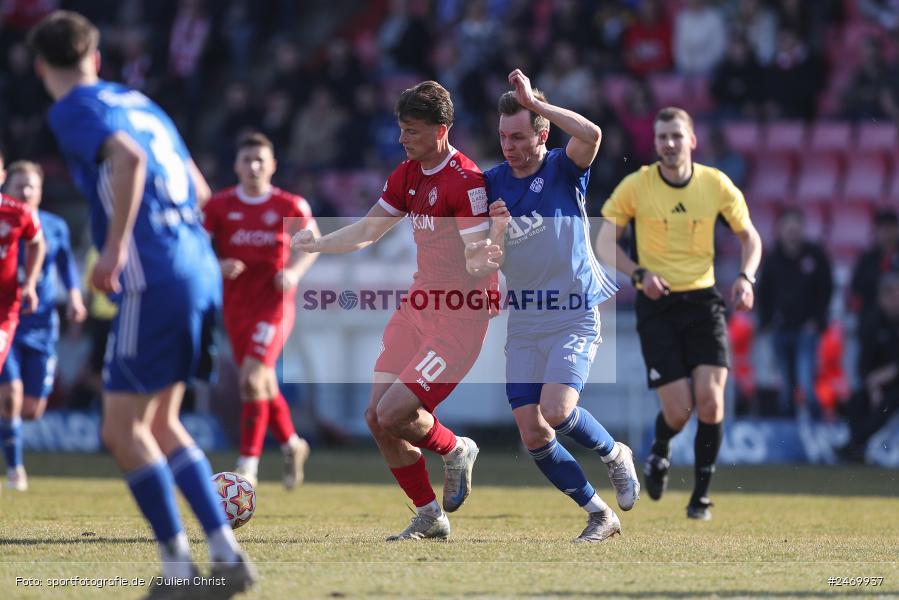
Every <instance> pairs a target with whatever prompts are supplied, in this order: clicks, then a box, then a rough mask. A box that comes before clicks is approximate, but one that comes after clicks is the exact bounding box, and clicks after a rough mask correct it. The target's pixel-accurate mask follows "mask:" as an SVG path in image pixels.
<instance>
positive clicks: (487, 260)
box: [465, 238, 503, 275]
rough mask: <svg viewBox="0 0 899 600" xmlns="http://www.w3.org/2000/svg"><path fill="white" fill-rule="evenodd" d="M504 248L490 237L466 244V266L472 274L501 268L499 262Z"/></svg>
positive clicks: (480, 273)
mask: <svg viewBox="0 0 899 600" xmlns="http://www.w3.org/2000/svg"><path fill="white" fill-rule="evenodd" d="M502 255H503V250H502V248H500V247H499V246H498V245H497V244H494V243H493V241H492V240H491V239H490V238H484V239H483V240H478V241H476V242H469V243H468V244H466V245H465V268H466V269H467V270H468V272H469V273H471V274H472V275H485V274H487V273H492V272H493V271H496V270H497V269H499V267H500V264H499V262H497V261H498V260H499V259H500V258H501V257H502Z"/></svg>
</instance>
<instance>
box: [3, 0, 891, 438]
mask: <svg viewBox="0 0 899 600" xmlns="http://www.w3.org/2000/svg"><path fill="white" fill-rule="evenodd" d="M325 6H326V7H327V10H323V7H325ZM55 8H66V9H71V10H76V11H78V12H81V13H83V14H84V15H86V16H87V17H89V18H90V19H91V20H92V21H93V22H95V23H97V24H98V26H99V27H100V29H101V31H102V40H103V45H102V47H101V50H102V53H103V57H104V61H103V64H102V70H101V77H103V78H105V79H109V80H114V81H121V82H124V83H125V84H127V85H129V86H133V87H135V88H137V89H140V90H142V91H144V92H145V93H147V94H148V95H149V96H151V97H152V98H154V99H156V100H157V101H158V102H159V103H160V105H161V106H162V107H163V108H164V109H165V110H166V111H167V112H168V113H169V114H171V115H172V116H173V118H174V120H175V121H176V123H177V125H178V127H179V129H180V131H181V132H182V133H183V134H184V137H185V140H186V142H187V144H188V146H189V147H190V149H191V151H192V153H193V155H194V157H195V158H196V160H197V163H198V166H199V167H200V170H201V171H202V172H203V173H204V174H205V176H206V177H207V179H208V180H209V182H210V184H211V186H212V187H213V189H220V188H221V187H224V186H226V185H229V184H231V183H232V182H233V174H232V170H231V165H232V163H233V148H234V141H235V140H236V139H237V137H238V136H239V135H240V134H242V133H245V132H246V131H248V130H257V129H258V130H260V131H262V132H263V133H265V134H266V135H267V136H268V137H269V138H270V139H272V140H273V142H274V145H275V148H276V149H277V152H278V155H279V157H280V160H279V170H278V173H277V176H276V179H275V182H276V183H277V184H278V185H279V186H281V187H283V188H285V189H288V190H291V191H295V192H297V193H300V194H302V195H303V196H305V197H306V198H307V199H308V200H309V202H310V204H311V207H312V212H313V213H314V214H315V215H316V216H318V217H328V216H344V217H350V216H358V215H359V214H361V212H362V211H364V210H365V208H367V207H368V206H369V205H370V204H371V202H372V200H373V199H376V198H377V195H378V193H379V191H380V188H381V186H382V184H383V181H384V179H385V176H386V174H387V173H388V172H389V169H391V168H392V167H393V166H394V165H395V164H396V163H397V162H399V161H400V160H402V159H403V157H404V154H403V149H402V147H401V146H400V145H399V144H398V143H397V127H396V119H395V116H394V113H393V104H394V101H395V99H396V97H397V95H398V92H399V91H401V90H402V89H405V88H406V87H409V86H410V85H411V84H414V83H416V82H418V81H421V80H423V79H436V80H437V81H440V82H441V83H442V84H443V85H444V86H446V87H447V88H448V89H449V90H450V91H451V92H452V93H453V98H454V102H455V106H456V124H455V126H454V129H453V137H454V140H455V143H456V144H458V145H459V147H460V148H463V149H464V150H465V153H466V154H467V155H468V156H470V157H471V158H472V159H474V160H475V162H477V163H478V164H479V165H480V166H481V167H482V168H484V169H486V168H487V167H489V166H492V165H495V164H497V163H498V162H499V161H500V156H499V155H498V145H497V144H496V125H495V119H496V117H495V106H494V104H495V98H497V97H498V96H499V95H500V93H501V92H502V91H504V90H505V89H507V87H508V84H507V82H506V74H507V73H509V71H511V70H512V69H513V68H515V67H519V66H523V67H526V69H527V71H528V72H529V73H532V74H533V78H534V81H535V83H536V85H537V86H538V87H540V88H542V89H546V90H549V91H550V92H551V94H552V98H551V100H552V101H554V102H558V103H559V104H560V105H564V106H568V107H571V108H572V109H574V110H577V111H579V112H581V113H583V114H584V115H585V116H587V117H588V118H589V119H590V120H592V121H593V122H595V123H597V124H599V125H600V126H601V127H602V130H603V143H602V146H601V148H600V151H599V157H598V159H597V160H596V162H595V163H594V165H593V167H592V173H591V182H590V186H589V188H588V190H589V206H590V207H591V210H592V211H593V215H594V216H596V215H599V211H600V208H601V206H602V204H603V202H604V201H605V200H606V198H607V197H608V196H609V194H610V193H611V191H612V189H614V187H615V186H616V185H617V184H618V183H619V182H620V181H621V179H622V178H623V177H624V176H625V175H627V174H628V173H630V172H632V171H633V170H635V169H636V168H637V167H639V166H640V165H642V164H646V163H648V162H651V161H652V160H653V156H652V153H653V149H652V148H653V147H652V137H651V135H652V134H651V132H652V123H653V119H654V115H655V113H656V111H657V110H658V108H660V107H661V106H665V105H671V104H673V105H679V106H683V107H684V108H685V109H687V110H689V111H690V112H691V114H693V115H694V116H695V117H696V123H697V127H696V133H697V137H698V139H699V146H698V149H697V159H698V160H699V161H700V162H704V163H706V164H710V165H712V166H716V167H718V168H720V169H721V170H723V171H724V172H725V173H727V174H728V175H729V176H730V177H731V178H732V179H733V180H734V182H735V183H736V184H737V185H738V186H740V187H741V188H742V189H743V190H744V192H745V193H746V197H747V200H748V203H749V207H750V210H751V212H752V216H753V220H754V221H755V223H756V225H757V227H758V229H759V231H760V233H761V235H762V237H763V239H764V240H765V241H766V244H767V248H768V251H766V256H767V258H766V262H765V263H764V265H763V270H762V274H761V279H760V284H759V285H760V288H761V290H764V291H761V293H760V304H761V306H760V311H759V312H758V314H757V319H756V323H755V324H754V325H755V326H756V327H759V328H764V329H765V330H768V331H770V332H772V333H773V335H772V336H771V337H772V339H773V345H774V352H775V354H776V355H777V356H778V357H780V358H783V360H779V361H778V362H779V363H780V364H782V365H791V364H792V365H794V368H793V369H791V370H790V371H792V372H788V371H787V370H785V371H784V373H783V378H784V381H790V382H794V381H795V384H796V385H795V387H796V388H798V389H799V390H802V391H801V392H800V394H799V395H800V396H804V397H805V398H806V399H807V405H808V406H811V407H815V406H818V405H819V404H818V403H817V402H812V401H810V400H808V399H810V398H811V397H813V396H816V397H818V398H819V400H820V406H821V408H823V409H824V412H825V414H828V411H832V410H833V409H834V407H835V406H836V403H835V402H833V396H839V397H841V399H842V400H844V401H845V400H847V398H848V397H849V393H848V391H846V389H845V388H846V385H845V382H843V383H840V374H839V373H836V374H833V380H832V381H829V382H828V381H823V382H822V370H823V369H822V368H821V366H822V365H823V364H825V363H826V362H827V357H826V356H825V354H826V352H825V350H826V349H827V348H830V347H831V346H830V345H828V342H829V340H831V338H832V337H833V336H834V335H838V333H835V332H839V330H840V328H838V327H834V325H833V324H832V323H833V322H834V321H837V322H844V321H846V319H844V317H846V316H850V317H851V318H850V319H849V321H848V322H849V323H850V324H851V325H850V327H848V328H846V329H847V330H848V331H850V332H856V333H857V335H858V339H859V341H860V343H861V346H860V351H859V354H860V355H861V356H862V357H863V359H862V360H861V361H860V364H859V367H858V373H851V374H850V376H849V380H851V381H858V382H859V383H860V385H859V389H861V390H862V392H860V393H864V394H867V397H870V396H871V394H872V390H871V386H870V385H868V384H867V382H868V381H869V376H870V375H871V373H872V372H873V371H874V370H876V368H877V367H882V366H883V364H884V363H883V362H880V363H878V364H872V363H870V360H871V353H870V352H868V351H867V350H869V349H870V347H871V346H872V345H874V344H875V343H878V344H882V343H883V342H882V340H880V341H872V340H873V338H874V337H876V335H875V334H874V333H872V331H875V332H876V331H877V325H876V324H877V323H879V322H882V321H883V319H887V321H894V320H895V315H893V313H892V312H890V311H891V310H893V309H892V308H891V306H892V305H890V304H889V299H883V298H881V296H888V295H889V294H887V293H885V292H879V291H878V288H879V280H880V279H881V278H882V276H883V274H884V273H887V272H889V271H892V270H897V269H899V225H897V221H896V207H897V206H899V154H897V152H896V148H897V142H899V137H897V124H899V65H897V58H899V43H897V42H896V39H897V36H896V33H897V30H899V4H897V3H896V2H895V1H891V0H818V1H816V2H803V1H801V0H720V1H715V0H608V1H604V2H592V1H589V0H538V1H533V2H527V1H520V0H471V1H465V2H462V1H458V0H430V1H429V0H389V1H388V0H374V1H372V2H367V3H365V4H364V8H359V5H358V4H357V3H354V2H349V1H342V0H332V1H331V2H328V3H322V2H304V3H297V2H288V1H285V0H280V1H279V0H268V1H263V2H258V1H257V2H250V1H249V0H228V1H221V2H211V1H205V2H204V1H203V0H159V1H154V2H149V1H141V0H123V1H121V2H110V1H104V0H41V1H33V0H4V1H3V2H0V50H2V52H0V55H2V56H3V57H4V59H3V60H4V61H5V64H4V67H3V69H2V70H0V123H2V139H0V142H2V145H3V147H4V149H5V154H6V158H7V162H12V161H14V160H17V159H29V160H35V161H37V162H39V163H40V164H41V165H42V166H43V167H44V169H45V171H46V173H47V182H46V184H45V197H46V206H47V207H48V208H49V209H50V210H56V211H58V212H59V213H60V214H62V215H63V216H65V217H66V218H67V220H68V221H69V222H70V225H72V231H73V241H74V242H75V244H76V246H78V247H79V248H81V249H86V246H87V236H86V234H85V233H84V229H85V227H84V224H85V215H84V214H82V213H81V209H80V208H79V209H73V207H72V206H71V205H69V204H67V202H66V198H67V196H69V195H71V194H73V193H74V192H73V191H72V190H73V188H72V186H71V184H70V182H69V181H68V180H67V176H66V175H65V168H64V165H63V164H62V162H61V159H60V156H59V154H58V152H57V150H56V148H55V145H54V142H53V139H52V136H51V135H50V133H49V131H48V127H47V122H46V118H45V117H46V111H47V108H48V106H49V104H50V99H49V97H48V96H47V95H46V94H45V92H44V91H43V89H42V87H41V85H40V83H39V81H38V80H37V79H36V78H35V76H34V74H33V69H32V60H31V56H30V55H29V52H28V50H27V49H26V47H25V45H24V36H25V33H26V32H27V31H28V29H29V28H30V27H32V26H33V25H34V24H35V23H36V22H38V21H39V20H40V19H41V18H42V17H43V16H45V15H46V14H48V13H49V12H50V11H51V10H53V9H55ZM560 135H561V134H560V132H559V131H558V130H553V132H552V138H551V140H550V142H549V144H548V145H549V147H557V146H560V145H562V143H563V142H562V140H560V139H559V137H560ZM875 233H876V235H874V234H875ZM719 237H726V236H719ZM872 238H874V239H875V242H874V244H873V245H871V246H870V247H868V244H869V242H870V240H871V239H872ZM718 251H719V256H720V258H721V261H722V262H723V263H724V266H723V267H722V269H723V272H724V273H727V272H728V266H727V265H728V264H730V265H731V266H733V265H734V264H735V263H736V261H737V251H738V248H737V247H736V246H733V245H727V244H726V243H721V244H719V248H718ZM809 257H812V258H809ZM809 260H811V261H812V262H813V263H814V265H813V268H809V267H808V264H809ZM731 270H733V268H731ZM797 274H798V275H797ZM797 277H802V278H808V281H809V282H813V283H814V285H815V286H819V287H816V288H814V289H816V290H819V292H816V293H814V294H811V293H810V289H811V287H810V285H811V283H810V284H809V286H805V285H803V286H800V285H798V284H797V283H796V280H797ZM803 280H804V279H803ZM778 281H787V282H790V285H787V286H783V285H779V284H778V283H777V282H778ZM768 291H770V292H771V293H767V292H768ZM777 292H780V293H777ZM623 298H624V301H625V303H627V302H628V301H630V300H632V299H633V291H632V290H625V293H624V294H623ZM855 315H857V316H855ZM872 327H873V328H874V329H873V330H872V329H871V328H872ZM828 336H831V337H828ZM838 341H839V340H838ZM837 345H839V344H837ZM790 357H792V358H790ZM737 358H738V359H739V357H737ZM788 358H789V359H788ZM894 358H896V357H894ZM881 359H882V357H881ZM866 361H868V362H866ZM875 362H876V361H875ZM816 366H817V367H818V368H816ZM737 379H738V386H741V389H743V390H748V391H751V389H752V383H751V379H752V375H751V373H744V374H743V376H742V381H741V374H740V372H739V369H738V370H737ZM844 379H845V377H844ZM834 390H837V391H836V392H835V391H834ZM881 396H882V394H881V395H878V397H881ZM895 396H896V394H895V393H893V395H892V396H889V395H887V397H892V398H893V399H892V402H893V407H895V403H896V399H895ZM792 400H793V395H792V392H791V391H790V390H785V391H784V392H783V393H782V394H781V400H780V411H781V412H789V411H792V408H791V407H792V404H793V403H792ZM850 404H851V405H852V406H856V407H859V406H860V407H865V406H871V405H872V404H871V403H870V402H868V403H867V404H866V403H865V402H863V401H858V402H853V403H850ZM887 404H888V403H886V404H884V403H882V404H881V408H882V407H884V406H886V405H887ZM744 408H745V409H746V410H747V411H750V410H757V407H755V406H753V405H752V403H749V402H747V403H746V405H745V407H744ZM815 410H817V409H815ZM850 412H852V413H853V414H856V413H857V412H858V411H854V412H853V411H850ZM861 412H862V413H867V415H868V417H870V415H871V411H870V410H869V411H865V410H861ZM874 414H875V416H876V415H877V414H880V415H881V416H883V418H886V417H885V415H883V411H881V412H880V413H877V411H876V410H875V411H874ZM857 418H867V417H857ZM854 431H855V430H854Z"/></svg>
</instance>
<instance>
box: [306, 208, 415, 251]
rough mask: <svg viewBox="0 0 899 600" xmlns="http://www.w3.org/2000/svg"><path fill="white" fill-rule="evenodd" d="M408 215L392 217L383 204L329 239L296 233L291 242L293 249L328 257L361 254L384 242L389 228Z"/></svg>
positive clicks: (331, 235) (332, 234) (307, 231)
mask: <svg viewBox="0 0 899 600" xmlns="http://www.w3.org/2000/svg"><path fill="white" fill-rule="evenodd" d="M404 216H405V215H400V216H397V215H393V214H391V213H389V212H387V210H386V209H384V207H382V206H381V205H380V204H375V205H374V206H372V207H371V209H370V210H369V211H368V214H367V215H365V216H364V217H362V218H361V219H359V220H358V221H356V222H355V223H353V224H352V225H347V226H346V227H341V228H340V229H338V230H337V231H333V232H331V233H329V234H328V235H324V236H321V237H318V236H317V235H316V234H315V233H313V232H312V231H310V230H309V229H304V230H302V231H299V232H297V233H296V234H295V235H294V236H293V239H292V240H291V242H290V247H291V248H295V249H297V250H302V251H303V252H322V253H325V254H345V253H347V252H355V251H356V250H361V249H362V248H365V247H367V246H370V245H371V244H373V243H375V242H377V241H378V240H379V239H381V236H383V235H384V234H385V233H387V232H388V231H390V228H391V227H393V226H394V225H396V224H397V223H399V222H400V220H402V218H403V217H404Z"/></svg>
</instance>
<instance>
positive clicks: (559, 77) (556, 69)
mask: <svg viewBox="0 0 899 600" xmlns="http://www.w3.org/2000/svg"><path fill="white" fill-rule="evenodd" d="M591 83H592V78H591V77H590V72H589V71H588V70H587V69H586V68H585V67H584V66H582V64H581V61H580V60H579V59H578V55H577V50H575V48H574V46H573V45H572V44H570V43H568V42H567V41H559V42H556V44H555V46H554V47H553V51H552V60H551V62H550V63H549V65H548V66H547V67H546V68H545V69H544V70H543V72H542V73H541V75H540V77H538V79H537V85H538V87H539V88H540V89H541V90H552V98H551V99H550V101H551V102H553V103H556V104H557V105H559V106H569V107H571V110H574V111H583V110H586V109H587V108H589V104H588V103H587V98H586V97H585V94H584V91H585V90H586V89H587V88H588V87H589V86H590V85H591Z"/></svg>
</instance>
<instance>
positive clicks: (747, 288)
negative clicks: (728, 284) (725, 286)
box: [730, 277, 755, 311]
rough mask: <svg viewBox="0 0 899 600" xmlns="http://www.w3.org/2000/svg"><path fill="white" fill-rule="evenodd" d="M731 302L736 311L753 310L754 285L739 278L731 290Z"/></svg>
mask: <svg viewBox="0 0 899 600" xmlns="http://www.w3.org/2000/svg"><path fill="white" fill-rule="evenodd" d="M730 300H731V302H733V305H734V308H735V309H736V310H742V311H747V310H752V305H753V304H754V303H755V294H754V293H753V291H752V284H751V283H749V282H748V281H746V280H745V279H744V278H742V277H737V280H736V281H735V282H734V285H733V287H732V288H731V289H730Z"/></svg>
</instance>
